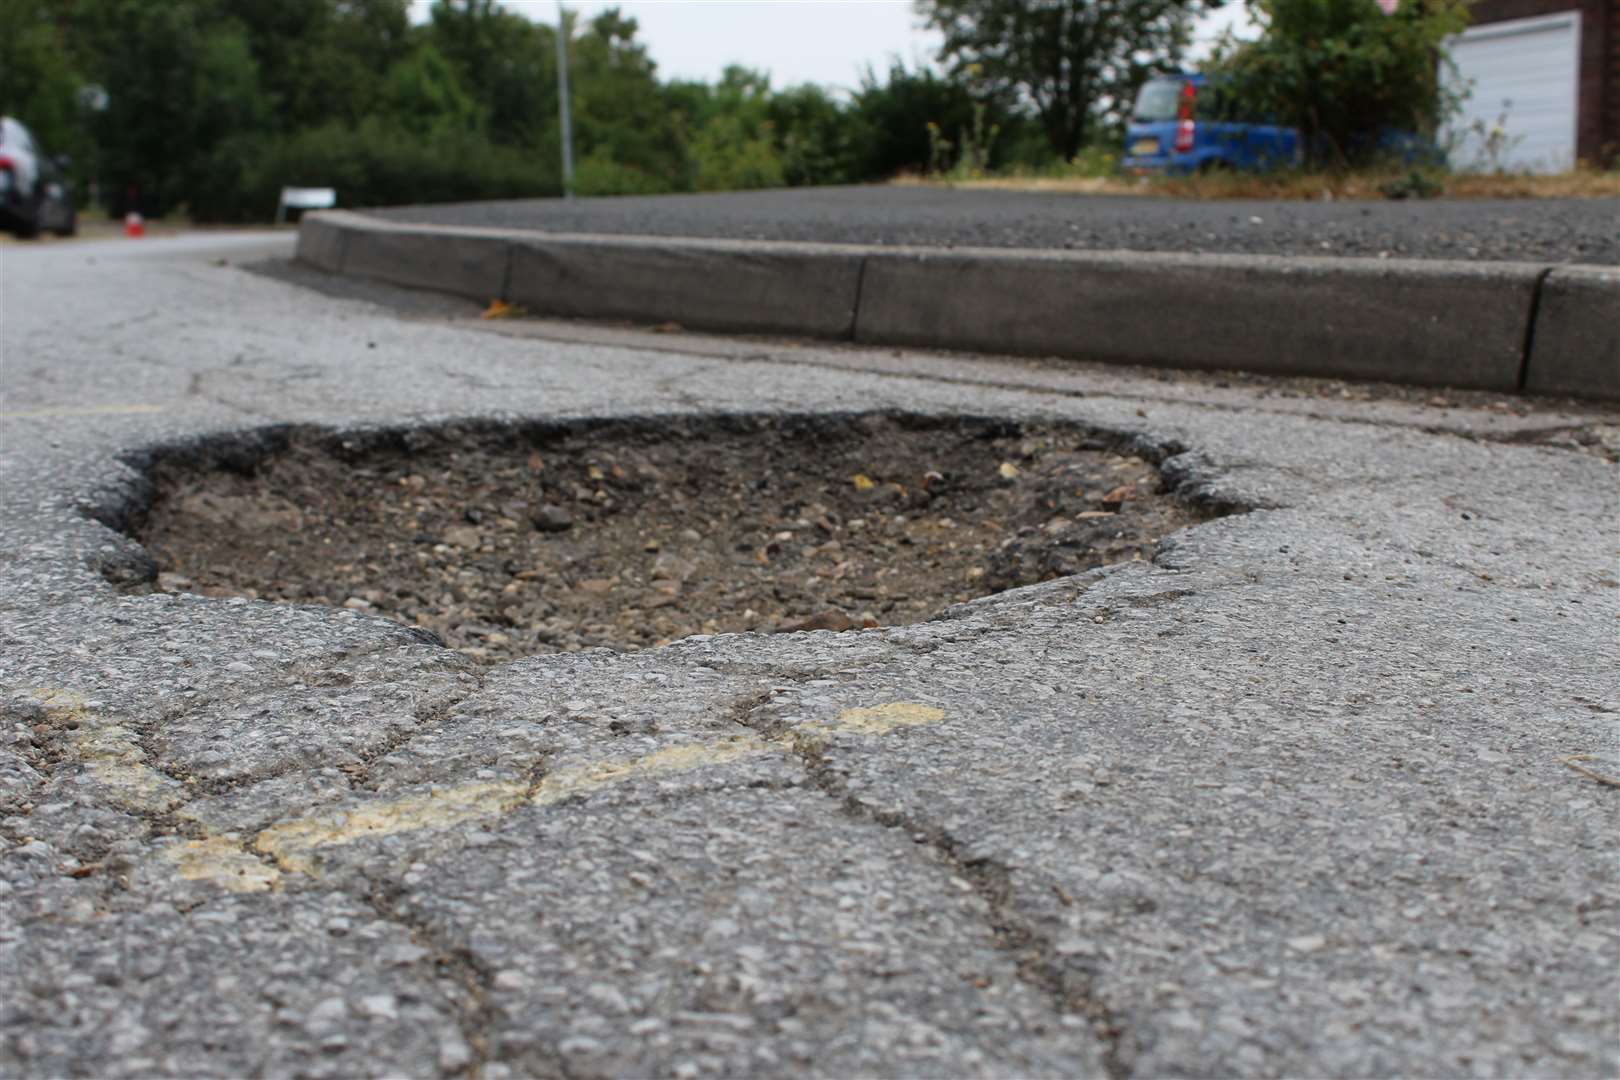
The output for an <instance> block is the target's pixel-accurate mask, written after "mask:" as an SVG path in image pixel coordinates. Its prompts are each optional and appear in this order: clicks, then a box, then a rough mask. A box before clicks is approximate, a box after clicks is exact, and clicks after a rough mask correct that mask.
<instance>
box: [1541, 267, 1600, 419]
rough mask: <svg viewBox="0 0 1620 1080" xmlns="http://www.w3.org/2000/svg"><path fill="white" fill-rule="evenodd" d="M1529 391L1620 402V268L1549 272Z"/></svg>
mask: <svg viewBox="0 0 1620 1080" xmlns="http://www.w3.org/2000/svg"><path fill="white" fill-rule="evenodd" d="M1524 388H1525V390H1526V391H1528V392H1530V393H1534V394H1570V395H1574V396H1575V397H1584V398H1603V399H1608V400H1620V268H1617V269H1611V268H1609V267H1603V266H1560V267H1555V268H1554V269H1553V270H1552V271H1550V272H1549V273H1548V274H1547V279H1546V281H1544V282H1543V283H1542V286H1541V302H1540V303H1539V304H1538V305H1537V307H1536V326H1535V333H1534V334H1533V335H1532V336H1531V344H1530V355H1529V357H1528V358H1527V361H1526V364H1525V381H1524Z"/></svg>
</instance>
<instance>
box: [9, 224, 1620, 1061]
mask: <svg viewBox="0 0 1620 1080" xmlns="http://www.w3.org/2000/svg"><path fill="white" fill-rule="evenodd" d="M289 250H290V241H289V240H288V239H287V238H286V237H285V236H282V237H270V238H252V237H248V238H243V237H211V238H204V239H199V240H176V241H150V240H149V241H141V242H134V241H112V242H103V243H94V244H73V245H69V244H59V245H48V246H40V247H28V248H18V249H8V251H7V253H6V257H5V266H4V270H5V273H4V275H3V280H0V290H3V291H0V301H3V305H4V312H5V318H4V321H3V325H0V346H3V349H4V371H3V402H0V425H3V426H0V564H3V567H4V570H3V573H0V688H3V696H0V972H3V973H4V996H3V1002H0V1009H3V1014H0V1073H3V1074H4V1075H7V1076H17V1077H54V1076H65V1075H93V1076H154V1075H161V1076H196V1075H299V1076H311V1077H320V1076H345V1077H348V1076H365V1075H376V1076H381V1075H411V1076H447V1077H471V1076H478V1077H485V1078H490V1080H499V1078H508V1077H517V1076H597V1075H633V1076H670V1075H673V1076H676V1077H695V1076H705V1075H790V1076H828V1077H845V1076H855V1075H860V1076H924V1075H926V1076H939V1075H964V1076H994V1077H1004V1076H1015V1075H1016V1076H1054V1077H1056V1076H1062V1077H1073V1076H1098V1077H1101V1076H1107V1077H1110V1078H1112V1080H1124V1078H1128V1077H1152V1076H1166V1075H1189V1074H1199V1075H1223V1076H1234V1075H1255V1076H1259V1075H1268V1076H1269V1075H1280V1074H1294V1075H1311V1076H1320V1075H1358V1076H1360V1075H1386V1074H1423V1075H1448V1076H1450V1075H1504V1074H1512V1075H1535V1076H1563V1077H1591V1076H1601V1075H1615V1074H1616V1073H1617V1072H1620V1040H1617V1038H1616V1034H1617V1031H1620V974H1617V973H1620V965H1617V964H1616V959H1617V956H1620V908H1617V900H1616V896H1617V889H1616V864H1615V859H1614V837H1615V836H1616V835H1617V834H1620V798H1617V795H1620V792H1617V791H1616V788H1615V786H1614V784H1615V779H1614V778H1615V777H1616V776H1617V775H1620V752H1617V750H1616V742H1615V727H1614V725H1615V717H1616V715H1617V714H1620V693H1617V688H1616V685H1615V680H1614V672H1615V671H1616V670H1617V668H1620V655H1617V653H1620V649H1617V646H1616V640H1615V635H1614V627H1615V615H1616V597H1617V595H1620V582H1617V580H1616V567H1615V551H1614V541H1615V536H1614V522H1615V520H1616V515H1617V513H1620V505H1617V503H1620V500H1617V491H1620V485H1617V484H1616V465H1615V462H1614V454H1615V452H1616V451H1617V450H1620V441H1617V440H1620V429H1617V417H1616V414H1615V413H1614V412H1613V411H1607V412H1605V411H1601V410H1597V409H1591V408H1580V407H1576V406H1566V405H1561V404H1560V403H1557V402H1551V401H1546V400H1521V399H1513V398H1507V399H1495V398H1490V397H1487V396H1474V397H1470V398H1466V399H1464V398H1461V397H1457V396H1455V395H1445V394H1435V392H1433V391H1425V392H1422V393H1420V394H1419V395H1417V397H1416V398H1415V400H1407V399H1404V398H1403V397H1402V396H1401V395H1398V394H1380V395H1372V396H1371V399H1370V400H1362V398H1363V397H1366V396H1368V395H1365V394H1364V393H1363V390H1362V388H1359V387H1355V386H1347V385H1342V384H1336V383H1322V384H1312V383H1306V382H1302V381H1299V380H1294V381H1287V382H1279V381H1275V380H1253V379H1249V380H1245V379H1243V378H1240V377H1236V376H1233V377H1230V378H1217V377H1213V376H1209V377H1202V378H1198V379H1183V378H1181V377H1179V376H1176V375H1172V374H1166V373H1158V372H1144V371H1133V370H1129V369H1119V368H1112V369H1110V368H1097V367H1091V366H1087V365H1079V364H1076V365H1061V366H1053V365H1039V364H1027V363H1021V362H1014V361H1005V360H998V359H994V358H984V357H961V356H937V355H930V354H925V353H916V352H908V351H903V350H902V351H895V350H880V351H870V350H862V349H856V348H848V347H846V348H834V347H821V346H816V347H808V346H799V345H794V344H791V343H780V342H776V343H773V342H759V341H742V340H716V339H708V338H703V337H699V336H696V335H685V334H650V333H638V332H634V331H629V330H622V329H614V328H601V327H571V326H567V325H563V324H555V323H483V322H478V321H476V320H468V319H463V318H460V317H458V316H457V315H456V311H457V310H458V309H457V308H456V307H455V306H453V305H449V306H446V307H445V308H443V309H442V312H443V313H438V312H435V311H434V310H433V309H432V308H431V307H427V308H424V307H409V306H407V313H401V312H400V311H397V310H395V309H394V308H393V307H391V306H388V305H387V304H386V303H374V302H372V301H373V300H376V301H388V299H389V296H388V291H387V290H371V291H370V293H369V296H370V297H371V299H369V300H367V299H356V298H353V297H354V296H355V295H356V293H357V291H356V290H352V289H350V290H346V292H345V295H343V296H327V295H323V294H321V293H320V292H317V291H312V290H310V289H308V288H305V287H304V286H303V285H301V284H299V283H298V280H278V279H273V278H269V277H266V276H264V275H262V274H255V273H248V272H244V270H243V269H242V268H241V264H242V262H243V261H244V260H248V261H251V260H254V259H259V258H263V257H266V256H282V257H285V255H286V254H287V253H288V252H289ZM293 277H294V278H295V279H297V278H298V275H293ZM302 280H309V281H313V282H315V283H317V284H319V283H320V281H321V280H322V279H321V278H320V277H319V276H318V275H305V276H304V277H303V278H302ZM839 410H842V411H865V410H882V411H886V412H906V411H910V412H918V413H926V414H928V415H931V416H950V415H953V414H973V415H978V416H995V417H1005V418H1007V419H1008V420H1009V421H1016V420H1017V419H1019V418H1028V417H1040V418H1045V419H1047V420H1066V421H1069V422H1072V423H1077V424H1081V425H1085V426H1087V427H1088V428H1090V429H1093V430H1094V432H1095V434H1096V437H1097V438H1099V439H1106V440H1113V441H1115V442H1118V443H1121V444H1127V445H1130V446H1132V447H1134V448H1135V449H1136V450H1137V452H1139V453H1141V454H1144V455H1148V456H1149V457H1152V458H1154V459H1156V460H1158V461H1159V462H1160V467H1161V469H1162V471H1163V475H1164V478H1165V483H1166V485H1167V486H1168V487H1169V488H1170V489H1171V490H1173V491H1174V492H1176V493H1177V494H1178V495H1179V496H1180V497H1182V498H1185V499H1188V500H1191V501H1193V502H1196V503H1200V504H1202V505H1205V506H1218V507H1222V508H1225V509H1228V510H1237V511H1240V512H1237V513H1231V514H1228V515H1227V516H1224V517H1220V518H1218V519H1215V520H1212V521H1209V522H1207V523H1205V524H1201V525H1198V526H1195V527H1192V528H1190V529H1187V530H1185V531H1183V532H1181V533H1179V534H1176V535H1175V536H1173V537H1171V538H1170V539H1169V540H1168V541H1167V542H1166V543H1165V544H1164V546H1163V547H1162V549H1161V551H1160V553H1159V555H1158V557H1157V558H1156V559H1155V560H1153V561H1152V562H1133V563H1126V564H1122V565H1119V566H1116V567H1114V568H1112V569H1108V570H1104V571H1099V572H1094V573H1088V574H1084V575H1081V576H1078V577H1071V578H1066V579H1060V580H1056V581H1052V582H1049V583H1047V584H1044V585H1039V586H1033V587H1030V588H1027V589H1023V590H1019V591H1016V592H1013V593H1007V594H1002V595H1000V596H997V597H991V598H987V599H985V600H983V601H980V602H976V603H973V604H970V605H965V606H962V607H960V608H956V609H953V610H951V611H950V612H948V613H947V614H946V616H945V617H943V618H940V619H937V620H935V621H931V622H926V623H921V624H917V625H914V626H910V627H905V628H900V629H887V630H869V631H859V632H847V633H831V632H816V633H799V634H778V635H773V636H758V635H735V636H716V637H710V638H691V639H686V640H684V641H680V642H677V643H675V644H672V645H670V646H667V647H665V648H660V649H651V650H647V651H642V652H636V653H612V652H606V651H592V652H583V653H577V654H571V655H561V656H550V657H538V658H531V659H527V660H523V661H519V662H515V663H512V664H509V665H505V666H498V667H493V668H479V667H475V666H473V665H471V664H469V663H468V662H466V660H465V659H464V658H462V657H460V656H459V655H458V654H455V653H453V652H451V651H449V650H446V649H444V648H442V647H440V646H438V645H437V644H436V643H434V642H433V641H431V640H428V639H427V638H425V637H424V636H423V635H421V634H418V633H415V632H412V631H410V630H407V629H405V628H403V627H401V626H399V625H397V624H394V623H391V622H388V621H386V620H383V619H379V618H375V617H371V616H368V615H367V614H365V613H364V612H360V611H354V610H341V609H329V608H319V607H293V606H287V605H273V604H268V603H259V602H255V601H250V600H246V599H210V598H205V597H200V596H189V595H183V594H156V595H132V594H130V593H128V592H126V591H123V590H121V589H120V587H119V586H118V584H117V582H119V581H125V582H127V581H130V580H132V579H138V578H140V577H141V576H142V575H143V574H144V573H147V572H149V571H150V569H151V567H150V566H149V565H148V564H147V563H146V562H145V557H144V553H143V552H142V551H141V550H140V549H139V548H137V547H136V546H135V545H134V544H133V543H132V542H131V541H130V540H128V539H127V538H125V537H124V536H123V535H122V534H121V533H120V532H119V531H118V530H119V529H120V528H121V527H123V526H124V525H125V524H127V522H128V521H129V520H130V519H131V518H132V517H134V516H138V515H139V513H140V512H141V508H142V507H143V506H144V505H145V503H146V500H148V499H149V498H150V497H151V496H150V486H149V484H148V482H147V473H148V470H149V468H150V464H151V462H152V461H153V459H154V457H155V456H161V455H168V456H177V457H182V458H190V459H206V460H211V461H217V462H218V463H219V464H220V465H221V466H222V467H232V468H237V469H242V468H249V467H251V465H252V462H253V461H254V460H255V459H256V457H257V456H259V455H261V454H262V453H264V452H265V451H266V449H267V448H268V447H270V446H271V445H273V444H274V441H275V438H276V432H277V431H278V430H282V429H283V428H284V426H285V425H318V426H319V427H321V428H323V429H326V430H330V431H333V432H336V433H339V434H340V435H341V437H342V438H343V439H344V440H347V441H350V442H353V443H358V442H361V441H364V440H365V439H367V438H373V437H376V435H377V433H378V432H379V431H384V430H398V429H405V430H409V429H412V428H416V427H421V426H424V425H433V426H443V425H446V424H449V423H452V422H459V423H466V422H471V421H477V422H480V423H486V424H487V423H502V422H515V421H519V420H522V421H526V422H532V421H534V420H537V419H543V420H547V421H550V422H558V423H561V422H565V421H566V422H568V423H573V424H588V423H589V422H590V421H591V419H592V418H601V417H609V416H623V415H626V414H636V415H640V416H643V417H651V418H657V417H661V416H667V417H671V418H682V417H693V416H697V417H710V416H714V415H716V414H728V413H747V414H750V415H752V416H754V417H756V418H759V419H760V420H761V421H762V422H763V421H768V420H769V419H770V418H771V417H776V416H783V415H797V414H805V413H821V412H828V411H839ZM362 479H363V478H361V477H358V476H357V477H356V482H360V481H361V480H362ZM403 490H404V489H402V488H400V487H399V486H398V485H397V484H395V485H394V486H392V487H389V486H387V485H384V486H383V487H381V488H380V489H379V497H380V498H398V497H401V496H400V492H402V491H403ZM265 542H266V543H267V544H273V543H275V542H276V534H275V531H274V529H267V530H266V536H265Z"/></svg>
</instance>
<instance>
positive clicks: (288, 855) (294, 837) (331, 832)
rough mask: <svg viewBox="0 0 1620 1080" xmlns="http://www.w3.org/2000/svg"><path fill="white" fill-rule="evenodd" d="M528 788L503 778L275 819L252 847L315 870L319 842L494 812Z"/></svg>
mask: <svg viewBox="0 0 1620 1080" xmlns="http://www.w3.org/2000/svg"><path fill="white" fill-rule="evenodd" d="M528 790H529V789H528V785H526V784H518V783H499V782H487V783H476V784H460V785H457V786H454V787H441V788H434V789H433V790H432V791H429V792H427V793H426V794H423V795H407V796H405V797H404V798H402V799H393V800H390V801H388V802H375V803H367V804H365V805H363V806H357V807H353V808H352V809H348V810H334V811H331V812H329V813H325V814H321V815H318V816H316V817H309V818H303V819H301V820H296V821H285V822H282V823H281V824H279V825H272V826H270V827H269V828H268V829H266V830H264V831H263V832H261V833H260V834H259V835H258V838H257V839H256V840H254V841H253V849H254V850H255V851H262V852H264V853H265V854H266V855H269V856H271V857H272V858H274V859H275V860H276V863H277V865H279V866H280V867H281V868H282V869H283V870H287V871H289V872H292V873H299V874H313V873H314V872H315V855H314V852H315V849H317V848H323V847H330V846H332V845H334V844H349V843H353V842H354V841H356V840H362V839H365V838H368V837H377V836H392V835H394V834H395V833H402V832H413V831H415V830H417V829H426V828H431V827H436V826H444V825H456V824H459V823H461V822H463V821H469V820H471V819H473V818H482V817H493V816H495V815H497V814H501V813H504V812H506V811H508V810H513V809H516V808H517V806H518V805H519V804H521V803H522V802H523V799H524V797H525V796H526V795H527V794H528Z"/></svg>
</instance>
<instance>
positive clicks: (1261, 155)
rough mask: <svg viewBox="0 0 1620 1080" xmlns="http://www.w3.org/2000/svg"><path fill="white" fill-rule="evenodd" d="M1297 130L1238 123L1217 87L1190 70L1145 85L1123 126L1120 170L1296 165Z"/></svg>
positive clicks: (1300, 154)
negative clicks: (1123, 152)
mask: <svg viewBox="0 0 1620 1080" xmlns="http://www.w3.org/2000/svg"><path fill="white" fill-rule="evenodd" d="M1303 151H1304V147H1303V145H1302V144H1301V142H1300V137H1299V131H1298V129H1296V128H1291V127H1285V126H1283V125H1281V124H1274V123H1268V122H1266V121H1264V120H1260V119H1249V120H1234V119H1232V118H1231V109H1230V108H1229V107H1228V102H1227V101H1226V99H1225V95H1223V94H1222V93H1221V92H1220V88H1219V86H1217V85H1215V84H1213V83H1211V82H1210V80H1209V79H1208V78H1207V77H1205V76H1203V75H1198V74H1195V73H1192V72H1185V73H1183V74H1180V75H1166V76H1162V77H1160V78H1157V79H1150V80H1148V81H1147V82H1146V83H1143V84H1142V89H1141V92H1140V93H1138V94H1137V95H1136V106H1135V108H1133V109H1132V110H1131V119H1130V123H1129V124H1127V125H1126V127H1125V158H1124V161H1123V162H1121V167H1122V168H1123V169H1124V170H1125V171H1126V172H1135V173H1150V172H1157V173H1190V172H1207V171H1210V170H1214V169H1234V170H1237V169H1244V170H1255V169H1268V168H1275V167H1277V166H1279V165H1298V164H1300V163H1301V162H1302V161H1303V160H1304V157H1303Z"/></svg>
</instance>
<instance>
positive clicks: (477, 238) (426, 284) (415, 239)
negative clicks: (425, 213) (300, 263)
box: [299, 211, 511, 301]
mask: <svg viewBox="0 0 1620 1080" xmlns="http://www.w3.org/2000/svg"><path fill="white" fill-rule="evenodd" d="M310 222H314V223H315V225H316V228H317V229H320V228H323V227H326V226H330V227H334V228H337V229H341V230H342V231H343V233H344V237H345V239H344V241H343V248H342V272H343V273H345V274H356V275H359V276H361V277H369V278H376V279H378V280H380V281H387V282H391V283H393V284H395V285H405V286H409V287H411V288H415V289H432V290H434V291H436V292H445V293H452V294H454V295H456V296H465V297H467V298H468V299H471V300H482V301H489V300H494V299H496V298H497V297H499V296H500V295H501V293H502V291H503V290H504V288H505V286H506V268H507V261H508V259H509V257H510V256H509V249H510V247H511V242H510V240H509V239H508V237H507V236H506V234H504V233H500V232H493V231H490V230H484V229H458V228H451V227H448V226H435V225H407V226H399V225H394V224H390V223H386V222H382V221H378V220H377V219H375V218H368V217H366V216H364V215H362V214H354V213H349V212H346V211H328V212H325V213H320V214H314V215H311V216H310V217H309V218H306V219H305V224H304V225H300V227H299V246H300V251H299V257H300V258H303V252H302V246H303V229H304V227H305V226H306V225H308V224H309V223H310ZM317 265H318V264H317Z"/></svg>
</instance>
